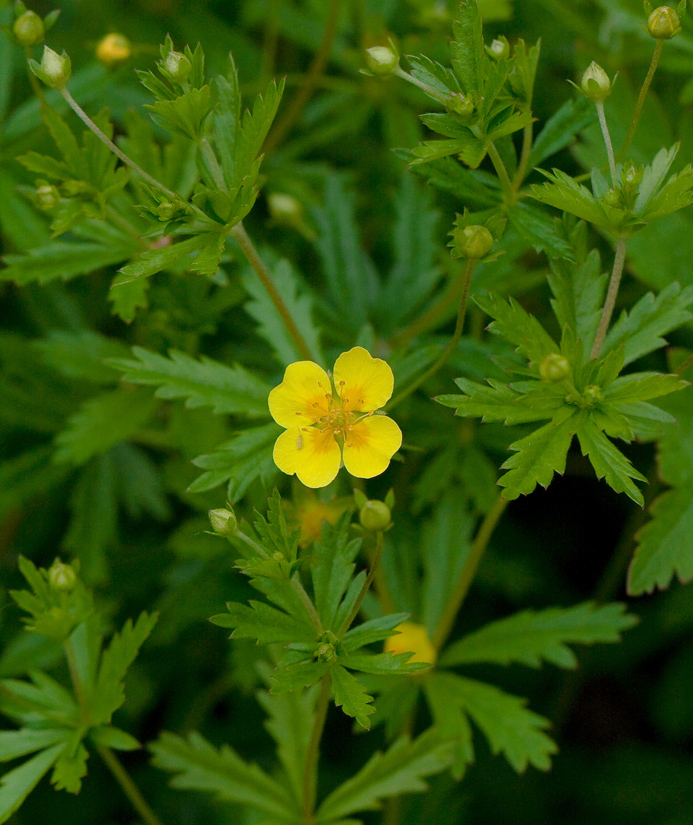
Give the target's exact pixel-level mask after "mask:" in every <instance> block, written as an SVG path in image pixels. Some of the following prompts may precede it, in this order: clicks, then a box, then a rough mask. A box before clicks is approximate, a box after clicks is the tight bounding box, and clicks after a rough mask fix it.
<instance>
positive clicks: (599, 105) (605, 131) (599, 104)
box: [594, 100, 616, 186]
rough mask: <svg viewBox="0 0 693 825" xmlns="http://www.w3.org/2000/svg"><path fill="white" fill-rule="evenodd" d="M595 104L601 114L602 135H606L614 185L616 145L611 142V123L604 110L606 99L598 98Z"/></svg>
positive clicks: (605, 143)
mask: <svg viewBox="0 0 693 825" xmlns="http://www.w3.org/2000/svg"><path fill="white" fill-rule="evenodd" d="M594 105H595V106H596V107H597V114H598V115H599V125H600V126H601V127H602V135H604V145H605V146H606V156H607V158H608V159H609V171H610V172H611V183H612V185H613V186H616V161H615V160H614V147H613V145H612V143H611V135H610V134H609V125H608V124H607V122H606V114H605V112H604V101H603V100H597V101H595V103H594Z"/></svg>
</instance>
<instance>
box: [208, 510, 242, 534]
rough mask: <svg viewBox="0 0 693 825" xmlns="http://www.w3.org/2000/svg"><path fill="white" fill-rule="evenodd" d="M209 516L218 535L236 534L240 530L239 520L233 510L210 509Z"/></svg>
mask: <svg viewBox="0 0 693 825" xmlns="http://www.w3.org/2000/svg"><path fill="white" fill-rule="evenodd" d="M207 515H208V516H209V521H210V524H211V525H212V530H214V532H215V533H216V534H217V535H218V536H227V537H228V536H235V535H236V533H237V532H238V522H237V521H236V514H235V513H234V512H233V510H226V509H225V508H223V507H222V508H220V509H218V510H210V511H209V513H208V514H207Z"/></svg>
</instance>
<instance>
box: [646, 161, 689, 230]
mask: <svg viewBox="0 0 693 825" xmlns="http://www.w3.org/2000/svg"><path fill="white" fill-rule="evenodd" d="M692 189H693V167H692V166H691V164H688V166H686V168H685V169H683V170H681V172H679V173H678V174H676V175H672V177H671V178H669V180H668V181H667V182H666V183H665V184H664V186H662V188H661V189H660V191H659V192H657V194H656V195H654V196H653V197H652V198H651V199H650V200H649V201H648V203H647V206H646V208H645V210H644V212H643V214H642V217H643V219H647V220H648V221H652V220H654V219H655V218H659V217H661V216H662V215H669V214H670V213H671V212H676V211H677V210H679V209H684V208H685V207H687V206H690V204H691V203H692V202H693V192H692V191H691V190H692Z"/></svg>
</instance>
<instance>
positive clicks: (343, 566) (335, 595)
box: [310, 513, 361, 633]
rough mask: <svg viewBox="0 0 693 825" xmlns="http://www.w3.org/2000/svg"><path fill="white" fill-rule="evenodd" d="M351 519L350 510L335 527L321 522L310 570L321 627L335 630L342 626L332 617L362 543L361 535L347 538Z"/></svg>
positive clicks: (335, 612)
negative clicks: (321, 528)
mask: <svg viewBox="0 0 693 825" xmlns="http://www.w3.org/2000/svg"><path fill="white" fill-rule="evenodd" d="M350 522H351V513H345V514H344V515H343V516H342V518H341V519H340V520H339V522H338V524H337V526H336V527H332V525H330V524H325V525H324V527H323V532H322V536H321V538H320V540H319V541H317V542H316V543H315V545H314V549H313V564H312V566H311V570H310V574H311V578H312V581H313V592H314V594H315V607H316V609H317V611H318V615H319V616H320V620H321V622H322V624H323V627H324V628H325V629H326V630H332V631H333V632H335V633H339V632H340V630H341V627H338V626H336V622H335V619H336V616H337V611H338V608H339V604H340V602H341V601H342V598H343V596H344V593H345V591H346V589H347V587H348V586H349V584H350V583H351V580H352V576H353V574H354V567H355V564H354V559H355V558H356V556H357V555H358V552H359V549H360V547H361V540H360V539H351V540H350V539H349V528H350Z"/></svg>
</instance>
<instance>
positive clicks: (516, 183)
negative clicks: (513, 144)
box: [513, 120, 534, 192]
mask: <svg viewBox="0 0 693 825" xmlns="http://www.w3.org/2000/svg"><path fill="white" fill-rule="evenodd" d="M533 141H534V121H533V120H530V122H529V123H528V124H527V125H526V126H525V129H524V133H523V135H522V154H521V155H520V163H519V165H518V167H517V172H515V177H514V178H513V192H517V191H518V189H519V188H520V187H521V186H522V182H523V181H524V179H525V176H526V174H527V165H528V164H529V156H530V155H531V153H532V143H533Z"/></svg>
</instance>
